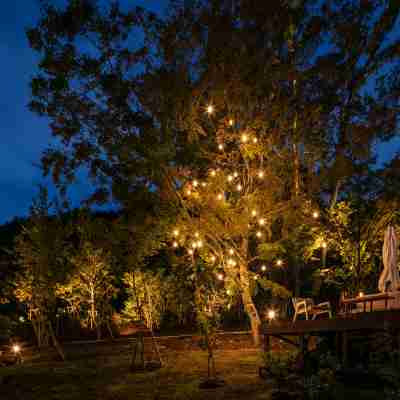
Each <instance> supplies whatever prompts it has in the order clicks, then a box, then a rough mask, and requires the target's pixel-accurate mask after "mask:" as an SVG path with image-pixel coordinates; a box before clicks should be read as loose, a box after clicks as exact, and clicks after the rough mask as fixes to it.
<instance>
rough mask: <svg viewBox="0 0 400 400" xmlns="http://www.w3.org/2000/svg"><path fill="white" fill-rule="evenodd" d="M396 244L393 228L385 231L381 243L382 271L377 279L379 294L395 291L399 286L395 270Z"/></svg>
mask: <svg viewBox="0 0 400 400" xmlns="http://www.w3.org/2000/svg"><path fill="white" fill-rule="evenodd" d="M397 249H398V243H397V238H396V232H395V230H394V227H393V226H389V227H388V228H387V229H386V231H385V240H384V241H383V249H382V252H383V271H382V273H381V276H380V277H379V283H378V288H379V290H380V291H381V292H391V291H395V290H397V289H398V288H399V286H400V276H399V270H398V269H397Z"/></svg>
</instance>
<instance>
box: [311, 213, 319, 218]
mask: <svg viewBox="0 0 400 400" xmlns="http://www.w3.org/2000/svg"><path fill="white" fill-rule="evenodd" d="M312 216H313V218H314V219H317V218H318V217H319V212H318V211H314V212H313V214H312Z"/></svg>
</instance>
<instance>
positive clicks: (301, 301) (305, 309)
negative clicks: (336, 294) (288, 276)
mask: <svg viewBox="0 0 400 400" xmlns="http://www.w3.org/2000/svg"><path fill="white" fill-rule="evenodd" d="M292 303H293V307H294V316H293V322H295V321H296V319H297V317H298V316H299V315H301V314H304V315H305V317H306V320H308V319H309V317H310V316H312V319H316V318H317V316H318V315H322V314H328V316H329V318H332V309H331V304H330V303H329V301H325V302H323V303H319V304H314V301H313V299H310V298H301V297H293V298H292Z"/></svg>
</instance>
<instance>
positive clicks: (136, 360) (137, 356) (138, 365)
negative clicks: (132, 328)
mask: <svg viewBox="0 0 400 400" xmlns="http://www.w3.org/2000/svg"><path fill="white" fill-rule="evenodd" d="M130 369H131V371H132V372H134V371H143V370H144V369H145V365H144V335H143V332H138V333H137V334H136V342H135V344H134V348H133V354H132V361H131V367H130Z"/></svg>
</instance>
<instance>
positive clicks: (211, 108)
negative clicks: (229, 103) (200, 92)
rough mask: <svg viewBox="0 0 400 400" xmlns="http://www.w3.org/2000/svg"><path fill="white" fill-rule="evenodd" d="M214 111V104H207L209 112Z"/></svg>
mask: <svg viewBox="0 0 400 400" xmlns="http://www.w3.org/2000/svg"><path fill="white" fill-rule="evenodd" d="M213 112H214V106H213V105H212V104H209V105H208V106H207V114H210V115H211V114H212V113H213Z"/></svg>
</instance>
